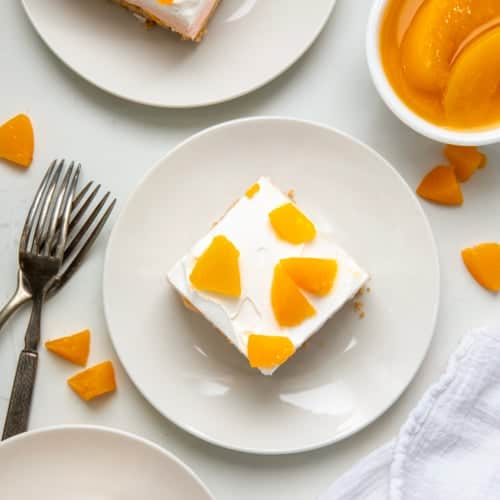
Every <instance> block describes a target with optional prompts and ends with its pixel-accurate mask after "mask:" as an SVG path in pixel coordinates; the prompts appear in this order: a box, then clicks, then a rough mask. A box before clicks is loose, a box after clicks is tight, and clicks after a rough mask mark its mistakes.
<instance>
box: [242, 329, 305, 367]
mask: <svg viewBox="0 0 500 500" xmlns="http://www.w3.org/2000/svg"><path fill="white" fill-rule="evenodd" d="M294 353H295V346H294V345H293V343H292V341H291V340H290V339H289V338H288V337H281V336H276V337H274V336H270V335H257V334H254V333H252V334H250V335H249V337H248V361H249V363H250V366H251V367H252V368H268V369H269V368H274V367H276V366H281V365H282V364H283V363H285V361H287V359H288V358H290V357H291V356H293V354H294Z"/></svg>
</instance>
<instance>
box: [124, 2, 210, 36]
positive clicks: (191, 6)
mask: <svg viewBox="0 0 500 500" xmlns="http://www.w3.org/2000/svg"><path fill="white" fill-rule="evenodd" d="M114 1H115V2H116V3H118V4H120V5H122V6H123V7H126V8H127V9H129V10H131V11H132V12H134V13H135V14H136V15H138V16H139V17H141V18H143V19H145V20H146V21H148V22H151V23H154V24H159V25H160V26H163V27H164V28H169V29H171V30H172V31H175V32H176V33H178V34H179V35H181V36H182V38H184V39H186V40H192V41H194V42H199V41H200V40H201V39H202V38H203V35H204V34H205V32H206V29H207V24H208V21H209V19H210V17H211V16H212V14H213V13H214V12H215V9H216V8H217V5H218V4H219V1H220V0H114Z"/></svg>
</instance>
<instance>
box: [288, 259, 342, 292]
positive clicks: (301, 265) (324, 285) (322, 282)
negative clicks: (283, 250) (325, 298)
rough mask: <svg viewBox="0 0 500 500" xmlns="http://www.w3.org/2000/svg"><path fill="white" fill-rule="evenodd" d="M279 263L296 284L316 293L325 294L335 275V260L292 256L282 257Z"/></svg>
mask: <svg viewBox="0 0 500 500" xmlns="http://www.w3.org/2000/svg"><path fill="white" fill-rule="evenodd" d="M281 265H282V266H283V268H284V269H285V271H286V272H287V273H288V275H289V276H290V277H291V278H292V280H293V281H294V282H295V284H296V285H297V286H299V287H300V288H302V289H303V290H306V291H308V292H310V293H314V294H316V295H327V294H328V293H329V292H330V290H331V289H332V287H333V282H334V281H335V277H336V276H337V261H336V260H334V259H315V258H306V257H292V258H290V259H282V260H281Z"/></svg>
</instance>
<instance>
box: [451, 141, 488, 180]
mask: <svg viewBox="0 0 500 500" xmlns="http://www.w3.org/2000/svg"><path fill="white" fill-rule="evenodd" d="M444 155H445V156H446V158H448V161H449V162H450V163H451V164H452V165H453V166H454V167H455V174H456V176H457V179H458V180H459V182H466V181H467V180H469V179H470V177H471V176H472V175H473V174H474V172H475V171H476V170H477V169H478V168H483V167H484V165H486V156H485V155H483V154H482V153H481V152H480V151H478V149H477V148H475V147H467V146H450V145H448V146H446V147H445V148H444Z"/></svg>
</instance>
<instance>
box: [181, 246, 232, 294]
mask: <svg viewBox="0 0 500 500" xmlns="http://www.w3.org/2000/svg"><path fill="white" fill-rule="evenodd" d="M239 256H240V252H239V251H238V249H237V248H236V247H235V246H234V245H233V243H231V241H229V240H228V239H227V238H226V237H225V236H216V237H215V238H214V239H213V240H212V243H211V244H210V246H209V247H208V248H207V249H206V250H205V252H204V253H203V254H202V255H201V256H200V257H199V258H198V260H197V261H196V264H195V266H194V268H193V271H192V272H191V275H190V276H189V280H190V281H191V284H192V285H193V287H194V288H195V289H196V290H200V291H203V292H211V293H219V294H221V295H226V296H228V297H239V296H240V295H241V282H240V268H239V263H238V259H239Z"/></svg>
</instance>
